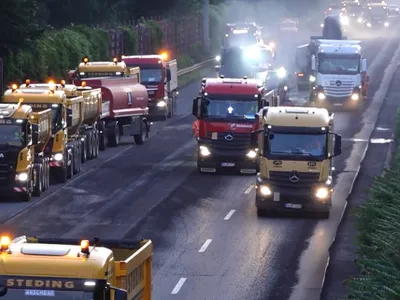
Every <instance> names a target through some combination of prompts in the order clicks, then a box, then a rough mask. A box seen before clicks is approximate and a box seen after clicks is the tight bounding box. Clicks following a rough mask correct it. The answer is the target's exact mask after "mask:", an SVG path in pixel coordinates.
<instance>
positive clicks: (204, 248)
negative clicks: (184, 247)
mask: <svg viewBox="0 0 400 300" xmlns="http://www.w3.org/2000/svg"><path fill="white" fill-rule="evenodd" d="M211 242H212V239H208V240H207V241H206V242H205V243H204V244H203V246H201V248H200V250H199V252H205V251H206V250H207V248H208V246H210V244H211Z"/></svg>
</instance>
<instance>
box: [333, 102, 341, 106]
mask: <svg viewBox="0 0 400 300" xmlns="http://www.w3.org/2000/svg"><path fill="white" fill-rule="evenodd" d="M333 105H334V106H343V103H334V104H333Z"/></svg>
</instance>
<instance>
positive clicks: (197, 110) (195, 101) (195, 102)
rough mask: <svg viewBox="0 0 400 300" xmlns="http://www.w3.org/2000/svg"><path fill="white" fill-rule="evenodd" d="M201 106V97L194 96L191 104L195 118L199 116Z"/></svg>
mask: <svg viewBox="0 0 400 300" xmlns="http://www.w3.org/2000/svg"><path fill="white" fill-rule="evenodd" d="M201 106H202V101H201V97H196V98H194V99H193V105H192V115H193V116H195V117H196V118H197V119H200V118H201V111H202V107H201Z"/></svg>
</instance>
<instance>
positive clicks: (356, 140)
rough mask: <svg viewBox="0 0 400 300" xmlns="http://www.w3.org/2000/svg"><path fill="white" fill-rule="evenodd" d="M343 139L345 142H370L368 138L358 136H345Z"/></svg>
mask: <svg viewBox="0 0 400 300" xmlns="http://www.w3.org/2000/svg"><path fill="white" fill-rule="evenodd" d="M342 141H345V142H363V143H368V140H367V139H357V138H350V139H347V138H344V139H342Z"/></svg>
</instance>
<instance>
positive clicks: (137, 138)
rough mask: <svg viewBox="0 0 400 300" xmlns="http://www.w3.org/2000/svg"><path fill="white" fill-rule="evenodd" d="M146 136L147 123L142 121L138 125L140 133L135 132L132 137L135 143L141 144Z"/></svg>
mask: <svg viewBox="0 0 400 300" xmlns="http://www.w3.org/2000/svg"><path fill="white" fill-rule="evenodd" d="M146 138H147V125H146V123H145V122H144V121H142V125H141V127H140V133H139V134H135V135H134V136H133V139H134V141H135V144H136V145H143V144H144V141H145V140H146Z"/></svg>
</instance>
